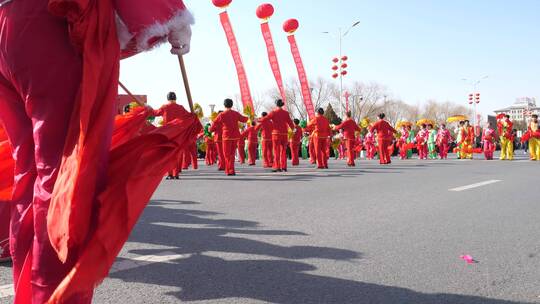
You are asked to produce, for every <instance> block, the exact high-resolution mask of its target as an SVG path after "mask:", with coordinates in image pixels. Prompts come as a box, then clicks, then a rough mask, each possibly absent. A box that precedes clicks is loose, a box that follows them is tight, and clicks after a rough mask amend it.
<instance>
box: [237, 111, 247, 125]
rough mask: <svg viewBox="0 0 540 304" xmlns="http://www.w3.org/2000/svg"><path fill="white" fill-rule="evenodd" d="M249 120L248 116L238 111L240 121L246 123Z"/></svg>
mask: <svg viewBox="0 0 540 304" xmlns="http://www.w3.org/2000/svg"><path fill="white" fill-rule="evenodd" d="M237 113H238V112H237ZM248 120H249V118H248V117H246V116H244V115H242V114H240V113H238V121H240V122H243V123H246V122H248Z"/></svg>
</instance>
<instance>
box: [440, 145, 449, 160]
mask: <svg viewBox="0 0 540 304" xmlns="http://www.w3.org/2000/svg"><path fill="white" fill-rule="evenodd" d="M449 149H450V147H449V146H448V144H447V143H446V144H440V145H439V156H440V157H441V159H447V158H448V150H449Z"/></svg>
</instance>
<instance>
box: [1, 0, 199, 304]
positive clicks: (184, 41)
mask: <svg viewBox="0 0 540 304" xmlns="http://www.w3.org/2000/svg"><path fill="white" fill-rule="evenodd" d="M0 4H1V5H0V121H1V122H2V123H3V124H4V125H5V127H6V131H7V134H8V136H9V140H10V143H11V146H12V147H13V148H14V149H13V151H14V152H13V154H14V159H16V164H15V181H14V190H13V197H12V200H11V206H12V210H13V212H12V214H11V235H10V250H11V253H12V256H13V277H14V282H15V300H14V301H15V303H25V304H26V303H33V304H42V303H47V302H49V303H68V304H69V303H77V304H82V303H90V302H91V299H92V288H93V286H95V284H97V279H99V278H97V276H102V273H100V274H99V275H96V274H95V273H97V271H96V272H95V273H86V274H85V276H84V277H85V280H84V282H82V281H77V282H74V280H77V278H81V277H82V276H81V274H80V273H79V272H78V269H81V268H78V267H85V266H86V265H87V264H85V263H82V264H80V263H79V262H81V261H79V259H81V258H82V257H83V256H86V255H85V254H87V253H89V249H88V248H87V247H88V246H89V245H91V243H88V244H86V243H85V242H86V240H93V237H94V236H96V235H97V231H98V230H99V227H95V226H94V227H92V225H94V224H92V223H90V220H89V219H91V218H94V215H96V216H95V218H98V216H97V214H98V212H99V211H96V209H97V208H96V206H97V205H98V201H97V197H98V196H99V194H100V193H101V192H103V191H105V190H107V189H108V188H107V185H108V184H107V183H108V182H107V178H106V175H107V174H109V172H108V164H110V163H109V160H110V161H111V163H112V161H113V159H114V160H116V158H111V157H110V154H109V148H110V143H111V136H112V134H111V133H112V125H113V119H114V105H113V103H114V102H115V97H116V96H115V95H116V94H117V83H118V75H119V60H120V58H121V54H122V55H124V56H128V55H135V54H136V53H138V52H141V51H144V50H148V49H151V48H153V47H154V46H156V45H158V44H159V43H162V42H165V41H167V40H169V42H170V43H171V44H172V50H171V51H172V52H173V53H175V54H185V53H186V52H188V51H189V40H190V37H191V29H190V24H192V23H193V19H192V16H191V14H190V13H189V12H188V11H187V10H186V8H185V6H184V4H183V2H182V1H181V0H158V1H153V2H152V4H151V5H150V4H148V3H147V2H146V1H143V0H135V1H133V0H114V1H113V0H102V1H98V0H69V1H68V0H49V1H46V0H24V1H22V0H14V1H2V3H0ZM36 46H40V50H39V52H38V53H36V51H35V50H36ZM82 84H84V85H82ZM134 167H135V166H134ZM123 185H124V184H120V185H119V187H123ZM150 187H151V186H150ZM101 199H103V198H101ZM102 203H103V202H102ZM75 205H76V206H77V208H76V209H75V208H73V206H75ZM107 206H108V205H107ZM63 208H65V209H63ZM66 210H70V211H73V212H74V213H71V214H70V215H69V218H62V219H65V221H61V220H60V219H59V218H58V217H57V215H58V214H61V215H65V214H67V213H65V212H64V211H66ZM48 213H49V219H50V220H48V219H47V214H48ZM78 219H87V220H82V221H80V222H78V221H77V220H78ZM100 221H101V219H100ZM74 222H77V228H78V229H79V230H75V228H74V226H73V223H74ZM120 230H122V231H123V228H122V229H120ZM75 231H77V232H75ZM72 233H73V234H72ZM62 235H64V236H66V237H61V236H62ZM59 236H60V237H59ZM68 238H69V242H68V241H67V240H68ZM100 263H102V265H103V267H99V266H102V265H95V266H96V267H95V268H94V269H98V268H99V269H100V270H106V269H108V268H107V266H105V265H107V264H108V260H107V261H105V260H103V261H102V262H100ZM83 264H84V265H83ZM68 273H70V275H69V276H68ZM101 279H102V277H101ZM88 280H90V281H88ZM61 283H62V284H61ZM90 286H91V287H90Z"/></svg>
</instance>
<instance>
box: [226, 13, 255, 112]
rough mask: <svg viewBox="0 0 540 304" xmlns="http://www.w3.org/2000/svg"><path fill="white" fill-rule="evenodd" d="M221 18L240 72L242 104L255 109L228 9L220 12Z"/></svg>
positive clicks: (237, 71)
mask: <svg viewBox="0 0 540 304" xmlns="http://www.w3.org/2000/svg"><path fill="white" fill-rule="evenodd" d="M219 19H220V21H221V25H222V26H223V30H224V31H225V36H226V37H227V42H228V43H229V47H230V48H231V54H232V57H233V60H234V65H235V67H236V73H237V74H238V83H239V85H240V95H241V98H242V104H243V105H244V110H245V109H246V108H247V107H249V108H250V110H251V111H253V101H252V99H251V93H250V90H249V83H248V78H247V74H246V70H245V69H244V64H243V63H242V57H241V56H240V50H239V48H238V42H237V41H236V37H235V35H234V31H233V28H232V24H231V20H230V19H229V14H228V13H227V11H224V12H221V13H220V14H219Z"/></svg>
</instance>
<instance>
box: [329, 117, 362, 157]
mask: <svg viewBox="0 0 540 304" xmlns="http://www.w3.org/2000/svg"><path fill="white" fill-rule="evenodd" d="M341 129H342V130H343V137H344V140H345V148H346V149H347V166H349V167H354V166H356V164H355V163H354V159H355V156H356V153H355V149H354V148H355V147H354V145H355V142H356V132H360V131H361V130H362V129H360V127H359V126H358V124H357V123H356V122H355V121H354V120H353V119H352V113H351V112H350V111H349V112H347V119H345V121H344V122H342V123H341V124H340V125H338V126H336V127H335V128H334V130H336V131H337V130H341Z"/></svg>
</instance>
